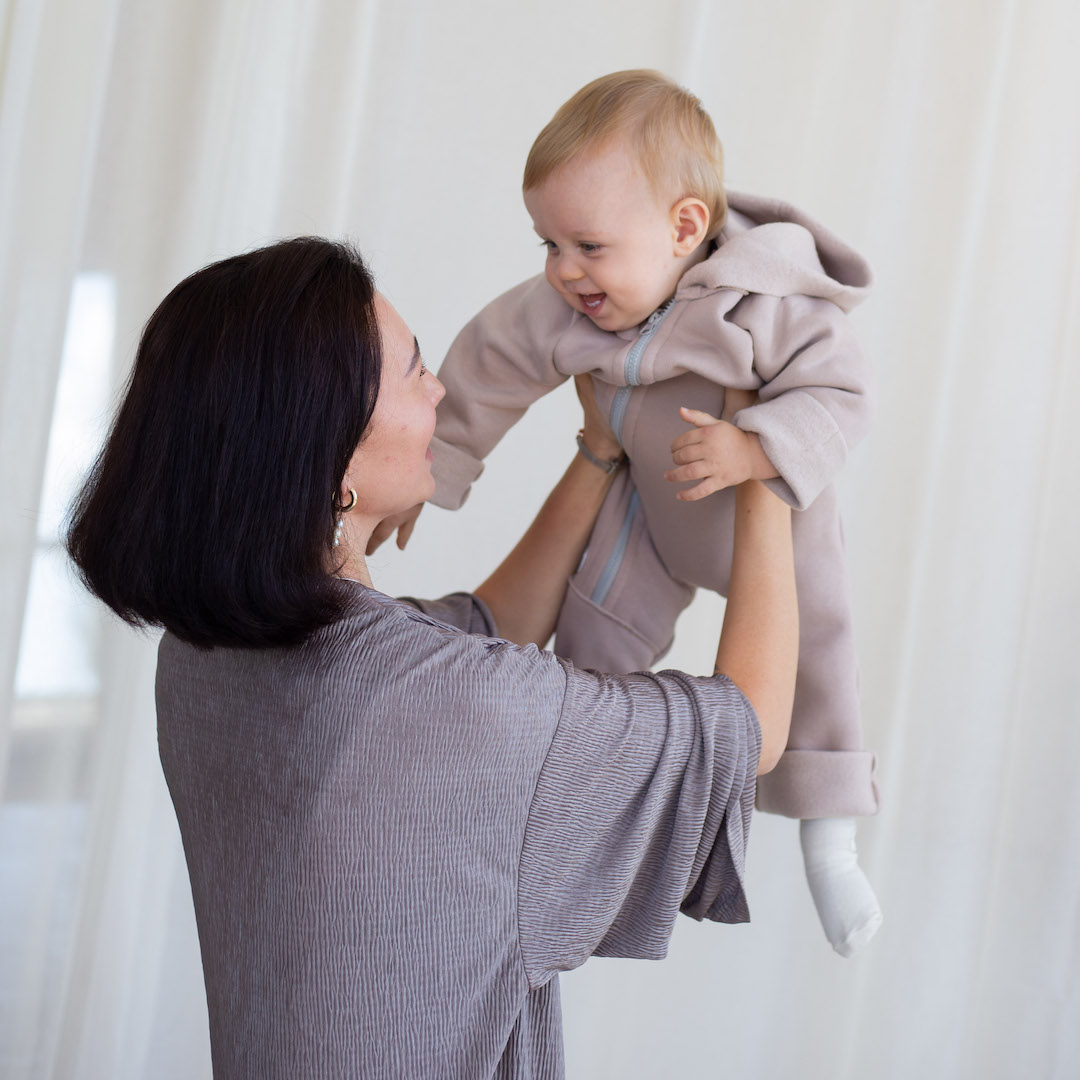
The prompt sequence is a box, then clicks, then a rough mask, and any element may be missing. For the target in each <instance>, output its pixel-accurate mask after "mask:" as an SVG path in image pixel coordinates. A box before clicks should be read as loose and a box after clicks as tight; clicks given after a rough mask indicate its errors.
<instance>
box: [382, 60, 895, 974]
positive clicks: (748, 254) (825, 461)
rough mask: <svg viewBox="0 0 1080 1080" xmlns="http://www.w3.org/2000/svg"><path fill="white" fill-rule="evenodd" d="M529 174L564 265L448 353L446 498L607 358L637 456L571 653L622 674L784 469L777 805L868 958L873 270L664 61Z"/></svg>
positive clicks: (762, 784) (552, 258)
mask: <svg viewBox="0 0 1080 1080" xmlns="http://www.w3.org/2000/svg"><path fill="white" fill-rule="evenodd" d="M523 186H524V196H525V205H526V207H527V209H528V211H529V214H530V215H531V217H532V220H533V224H534V226H535V229H536V232H537V233H538V234H539V236H540V239H541V242H542V244H543V246H544V248H545V251H546V265H545V272H544V274H543V275H542V276H539V277H536V278H533V279H531V280H529V281H526V282H524V283H523V284H521V285H519V286H517V287H516V288H514V289H511V290H510V291H509V292H508V293H505V294H504V295H503V296H500V297H499V298H498V299H496V300H495V301H493V302H492V303H491V304H489V305H488V306H487V307H486V308H485V309H484V310H483V311H481V312H480V314H479V315H477V316H476V317H475V318H474V319H473V320H472V321H471V322H470V323H469V324H468V325H467V326H466V327H465V329H464V330H462V332H461V334H460V335H459V336H458V338H457V339H456V341H455V342H454V344H453V345H452V347H451V349H450V352H449V354H448V355H447V358H446V361H445V363H444V364H443V366H442V368H441V370H440V372H439V377H440V379H441V380H442V382H443V383H444V384H445V385H446V399H445V401H444V402H443V403H442V405H441V406H440V410H439V420H438V426H437V428H436V438H435V440H434V442H433V443H432V450H433V452H434V454H435V475H436V480H437V491H436V494H435V497H434V501H435V502H436V504H438V505H441V506H444V507H447V508H450V509H454V508H456V507H458V506H460V505H461V503H462V501H463V500H464V498H465V496H466V495H467V493H468V490H469V487H470V485H471V484H472V482H473V481H474V480H475V479H476V478H477V477H478V476H479V475H480V472H481V470H482V468H483V465H482V460H483V458H484V457H485V456H486V455H487V454H488V453H489V452H490V451H491V450H492V448H493V447H494V446H495V444H496V443H497V442H498V441H499V439H500V438H501V437H502V435H503V434H504V433H505V432H506V431H507V429H508V428H509V427H510V426H511V425H512V424H513V423H514V422H515V421H516V420H518V418H519V417H520V416H521V415H522V413H523V412H524V411H525V409H526V408H527V407H528V406H529V404H531V403H532V402H533V401H535V400H536V399H537V398H538V397H540V396H541V395H542V394H545V393H547V392H548V391H549V390H551V389H552V388H553V387H555V386H557V385H558V384H559V383H561V382H563V381H564V380H565V379H566V378H568V377H569V376H571V375H576V374H579V373H585V372H587V373H589V374H591V375H592V377H593V379H592V381H593V384H594V387H595V393H596V397H597V401H598V403H599V404H600V406H601V407H602V408H603V409H605V410H606V412H607V415H608V416H609V417H610V422H611V427H612V430H613V431H614V432H615V435H616V436H617V437H618V439H619V441H620V443H621V444H622V446H623V447H624V448H625V450H626V453H627V455H628V458H629V468H628V469H623V470H622V471H621V472H620V474H619V476H618V477H617V479H616V482H615V484H614V486H613V487H612V489H611V491H610V493H609V496H608V498H607V501H606V502H605V504H604V507H603V509H602V511H601V513H600V517H599V519H598V521H597V524H596V526H595V528H594V530H593V533H592V537H591V539H590V542H589V548H588V551H587V553H586V556H585V558H584V560H583V562H582V565H581V566H580V568H579V569H578V571H577V573H576V574H575V575H574V576H573V578H572V579H571V580H570V582H569V586H568V590H567V595H566V600H565V603H564V606H563V609H562V612H561V615H560V618H559V623H558V627H557V630H556V638H555V651H556V652H557V653H559V654H560V655H563V656H566V657H568V658H570V659H571V660H572V661H573V662H574V663H576V664H578V665H580V666H584V667H592V668H597V669H601V670H604V671H611V672H630V671H637V670H642V669H645V668H649V667H650V666H652V665H653V664H654V663H655V662H656V661H657V659H658V658H659V657H660V656H662V655H663V654H664V652H666V651H667V649H668V648H669V646H670V644H671V641H672V637H673V634H674V627H675V620H676V617H677V616H678V614H679V612H680V611H681V610H682V609H683V608H684V607H685V606H686V605H687V604H688V603H689V601H690V598H691V597H692V595H693V592H694V589H695V588H697V587H701V588H708V589H713V590H715V591H717V592H719V593H721V594H724V593H725V592H726V589H727V586H728V574H729V571H730V566H731V544H732V513H733V509H734V498H733V487H734V485H737V484H739V483H741V482H742V481H744V480H747V479H750V478H756V479H760V480H763V481H765V482H766V483H767V484H768V485H769V486H770V487H771V488H772V489H773V490H774V491H775V492H776V493H777V494H778V495H779V496H780V497H781V498H783V499H784V500H785V501H787V502H788V503H789V504H790V505H791V506H792V507H794V508H795V509H797V510H798V511H800V513H797V514H795V515H793V526H792V527H793V536H794V543H795V558H796V575H797V580H798V589H799V609H800V660H799V673H798V682H797V685H796V696H795V708H794V714H793V719H792V726H791V738H790V742H789V746H788V749H787V751H786V752H785V754H784V756H783V758H782V759H781V762H780V764H779V765H778V766H777V768H776V769H775V770H774V771H773V772H772V773H770V774H768V775H766V776H763V777H761V778H760V780H759V783H758V807H759V809H761V810H764V811H768V812H771V813H777V814H784V815H787V816H790V817H797V818H800V819H802V825H801V829H800V837H801V841H802V848H803V854H804V860H805V866H806V872H807V879H808V881H809V885H810V890H811V893H812V895H813V898H814V902H815V905H816V907H817V910H818V913H819V916H820V918H821V921H822V924H823V926H824V929H825V933H826V935H827V937H828V939H829V941H830V942H831V943H832V945H833V947H834V948H835V949H836V950H837V951H838V952H839V953H841V954H842V955H844V956H850V955H852V954H853V953H854V952H855V951H856V950H857V949H858V948H859V947H860V946H862V945H863V944H865V942H867V941H868V940H869V939H870V938H871V937H872V936H873V934H874V932H875V931H876V930H877V927H878V925H879V924H880V922H881V913H880V910H879V908H878V905H877V901H876V899H875V897H874V894H873V891H872V890H871V888H870V886H869V884H868V882H867V881H866V878H865V877H864V875H863V873H862V871H861V870H860V869H859V866H858V863H857V862H856V856H855V842H854V834H855V826H854V820H853V818H854V816H856V815H866V814H873V813H875V812H876V811H877V808H878V794H877V787H876V783H875V779H874V770H875V760H874V755H873V754H871V753H869V752H867V751H865V750H863V749H862V741H861V734H860V720H859V702H858V668H857V663H856V658H855V652H854V643H853V636H852V628H851V616H850V611H849V603H848V585H847V577H846V570H845V564H844V555H843V538H842V531H841V523H840V517H839V513H838V510H837V501H836V495H835V492H834V489H833V487H832V486H831V481H832V479H833V477H834V475H835V474H836V472H837V470H838V469H839V468H840V466H841V465H842V464H843V463H844V460H845V458H846V457H847V453H848V449H849V447H850V446H851V445H852V444H853V443H854V442H855V441H856V440H857V439H858V438H860V437H861V436H862V434H863V433H864V431H865V429H866V426H867V424H868V421H869V415H870V402H869V394H868V382H869V372H868V370H867V364H866V361H865V359H864V358H863V355H862V352H861V350H860V349H859V346H858V344H857V343H856V341H855V338H854V335H853V333H852V331H851V328H850V326H849V324H848V321H847V319H846V317H845V312H846V311H848V310H849V309H850V308H852V307H853V306H854V305H855V304H857V303H858V302H859V301H860V300H862V298H863V296H864V295H865V293H866V291H867V288H868V286H869V283H870V272H869V268H868V267H867V265H866V263H865V262H864V261H863V260H862V258H861V257H860V256H859V255H858V254H857V253H856V252H854V251H853V250H852V249H851V248H849V247H848V246H847V245H845V244H844V243H843V242H842V241H840V240H839V239H837V238H836V237H835V236H833V235H832V234H831V233H829V232H828V231H827V230H826V229H825V228H823V227H822V226H820V225H819V224H817V223H816V222H814V221H813V220H811V219H810V218H809V217H807V216H806V215H804V214H802V213H800V212H799V211H797V210H795V209H794V208H792V207H790V206H787V205H785V204H784V203H781V202H777V201H773V200H768V199H762V198H756V197H751V196H746V195H737V194H736V193H734V192H725V190H724V186H723V181H722V164H721V150H720V144H719V142H718V140H717V138H716V134H715V132H714V130H713V125H712V122H711V120H710V119H709V117H708V115H707V113H706V112H705V111H704V109H703V108H702V106H701V104H700V102H699V101H698V100H697V98H695V97H694V96H693V95H691V94H689V93H688V92H687V91H685V90H683V89H682V88H680V87H678V86H676V85H675V84H673V83H672V82H671V81H669V80H668V79H667V78H665V77H664V76H662V75H660V74H658V73H657V72H653V71H624V72H618V73H616V74H613V75H608V76H605V77H603V78H601V79H597V80H596V81H595V82H592V83H590V84H589V85H588V86H586V87H584V88H583V89H582V90H580V91H578V93H577V94H575V95H574V96H573V97H572V98H571V99H570V100H569V101H568V102H567V103H566V104H565V105H563V107H562V108H561V109H559V111H558V112H557V113H556V114H555V116H554V118H553V119H552V120H551V122H550V123H549V124H548V125H547V127H545V128H544V130H543V131H542V132H541V133H540V135H539V136H538V137H537V139H536V142H535V143H534V144H533V147H532V150H531V151H530V153H529V157H528V161H527V163H526V166H525V178H524V185H523ZM725 388H732V389H738V390H741V391H753V392H756V395H757V401H756V403H755V404H753V405H751V406H749V407H746V408H744V409H742V411H740V412H738V413H737V414H736V415H735V416H734V421H733V422H732V423H729V422H726V421H720V420H717V419H716V417H718V416H720V415H721V413H722V411H723V408H724V394H725ZM729 411H730V410H729ZM687 424H689V425H690V427H689V428H687ZM687 481H690V482H692V486H690V487H688V488H687V487H684V488H682V489H676V488H675V487H674V486H673V485H674V484H677V483H684V482H687ZM410 525H411V523H410ZM399 542H401V536H400V535H399Z"/></svg>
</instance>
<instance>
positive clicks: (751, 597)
mask: <svg viewBox="0 0 1080 1080" xmlns="http://www.w3.org/2000/svg"><path fill="white" fill-rule="evenodd" d="M798 655H799V612H798V603H797V601H796V596H795V564H794V557H793V555H792V549H791V510H790V509H789V507H788V506H786V505H785V504H784V503H783V502H781V501H780V499H778V498H777V497H776V496H775V495H773V494H772V492H770V491H769V490H768V489H767V488H766V487H765V486H764V485H763V484H761V483H760V482H759V481H757V480H748V481H747V482H746V483H744V484H740V485H739V486H738V487H737V488H736V489H735V547H734V554H733V556H732V560H731V585H730V588H729V589H728V600H727V609H726V610H725V612H724V626H723V629H722V631H721V633H720V644H719V646H718V648H717V651H716V670H717V671H718V672H722V673H723V674H725V675H727V676H728V677H729V678H730V679H731V680H732V682H734V683H735V685H736V686H738V687H739V689H740V690H742V692H743V693H744V694H745V695H746V696H747V697H748V698H749V699H750V703H751V704H752V705H753V706H754V711H755V712H756V713H757V716H758V721H759V723H760V724H761V738H762V745H761V763H760V766H759V769H758V772H759V773H763V772H768V771H769V770H770V769H771V768H772V767H773V766H774V765H775V764H776V762H777V761H778V760H779V759H780V755H781V754H782V753H783V752H784V747H785V746H786V745H787V738H788V729H789V728H790V726H791V705H792V701H793V699H794V695H795V670H796V664H797V662H798Z"/></svg>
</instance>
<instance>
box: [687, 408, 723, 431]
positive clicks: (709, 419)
mask: <svg viewBox="0 0 1080 1080" xmlns="http://www.w3.org/2000/svg"><path fill="white" fill-rule="evenodd" d="M679 415H680V416H681V417H682V418H683V419H684V420H686V421H687V422H688V423H691V424H693V425H694V427H708V426H709V424H718V423H720V420H719V418H718V417H716V416H710V415H709V414H708V413H707V412H702V411H701V410H700V409H688V408H687V407H686V406H685V405H683V406H680V408H679Z"/></svg>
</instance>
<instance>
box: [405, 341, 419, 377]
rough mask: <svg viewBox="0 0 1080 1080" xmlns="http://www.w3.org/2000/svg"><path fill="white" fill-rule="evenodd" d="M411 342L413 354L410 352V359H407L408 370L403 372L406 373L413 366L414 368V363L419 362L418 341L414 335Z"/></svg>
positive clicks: (408, 372) (410, 370)
mask: <svg viewBox="0 0 1080 1080" xmlns="http://www.w3.org/2000/svg"><path fill="white" fill-rule="evenodd" d="M412 343H413V354H412V359H411V360H410V361H409V370H408V371H407V372H406V373H405V374H406V375H409V374H411V373H412V370H413V368H415V367H416V365H417V364H419V363H420V342H419V341H417V340H416V337H415V336H414V337H413V339H412Z"/></svg>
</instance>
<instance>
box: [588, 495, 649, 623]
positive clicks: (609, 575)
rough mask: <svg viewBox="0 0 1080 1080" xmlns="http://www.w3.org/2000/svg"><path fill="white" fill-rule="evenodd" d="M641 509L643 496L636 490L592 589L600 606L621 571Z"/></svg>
mask: <svg viewBox="0 0 1080 1080" xmlns="http://www.w3.org/2000/svg"><path fill="white" fill-rule="evenodd" d="M640 510H641V496H640V495H639V494H638V493H637V491H635V492H634V494H633V495H631V496H630V504H629V505H628V506H627V508H626V517H624V518H623V523H622V526H621V527H620V529H619V535H618V536H617V537H616V539H615V546H614V547H613V548H612V549H611V554H610V555H609V556H608V560H607V563H606V565H605V566H604V569H603V572H602V573H601V574H600V577H599V578H598V579H597V582H596V585H595V587H594V588H593V591H592V597H591V599H592V602H593V603H594V604H596V605H598V606H600V607H603V604H604V601H605V600H606V599H607V594H608V591H609V590H610V589H611V586H612V584H613V583H614V581H615V575H616V574H617V573H618V572H619V564H620V563H621V562H622V560H623V556H624V555H625V554H626V546H627V544H628V543H629V542H630V530H631V529H632V528H633V525H634V518H636V517H637V515H638V512H639V511H640Z"/></svg>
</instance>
